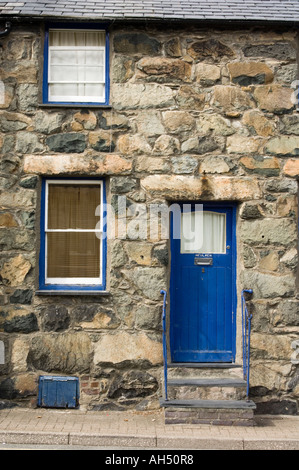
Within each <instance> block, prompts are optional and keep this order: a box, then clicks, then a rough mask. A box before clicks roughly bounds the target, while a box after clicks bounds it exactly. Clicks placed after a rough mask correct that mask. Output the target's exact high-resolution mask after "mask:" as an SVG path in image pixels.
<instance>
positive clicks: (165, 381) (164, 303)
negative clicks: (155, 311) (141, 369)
mask: <svg viewBox="0 0 299 470" xmlns="http://www.w3.org/2000/svg"><path fill="white" fill-rule="evenodd" d="M160 293H161V294H163V295H164V299H163V310H162V329H163V364H164V389H165V400H168V392H167V343H166V296H167V293H166V291H165V290H161V291H160Z"/></svg>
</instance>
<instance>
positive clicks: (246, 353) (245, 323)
mask: <svg viewBox="0 0 299 470" xmlns="http://www.w3.org/2000/svg"><path fill="white" fill-rule="evenodd" d="M245 293H247V294H252V293H253V290H252V289H243V290H242V337H243V378H244V380H246V395H247V400H248V397H249V375H250V334H251V319H252V315H249V314H248V310H247V305H246V301H245V297H244V294H245Z"/></svg>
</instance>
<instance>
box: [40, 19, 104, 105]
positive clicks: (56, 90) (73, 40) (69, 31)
mask: <svg viewBox="0 0 299 470" xmlns="http://www.w3.org/2000/svg"><path fill="white" fill-rule="evenodd" d="M43 103H45V104H51V103H52V104H61V105H70V104H76V105H108V104H109V35H108V31H107V27H106V25H103V24H98V23H96V24H82V23H72V24H69V23H67V24H65V23H52V24H49V25H47V26H46V29H45V41H44V69H43Z"/></svg>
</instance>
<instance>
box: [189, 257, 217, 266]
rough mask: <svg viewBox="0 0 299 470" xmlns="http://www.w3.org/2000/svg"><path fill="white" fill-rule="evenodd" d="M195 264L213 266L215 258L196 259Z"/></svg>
mask: <svg viewBox="0 0 299 470" xmlns="http://www.w3.org/2000/svg"><path fill="white" fill-rule="evenodd" d="M194 264H195V265H196V266H212V265H213V258H194Z"/></svg>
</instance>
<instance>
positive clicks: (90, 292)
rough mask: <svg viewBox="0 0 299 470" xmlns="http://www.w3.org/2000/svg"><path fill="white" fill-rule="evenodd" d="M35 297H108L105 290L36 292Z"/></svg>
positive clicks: (108, 293) (107, 292)
mask: <svg viewBox="0 0 299 470" xmlns="http://www.w3.org/2000/svg"><path fill="white" fill-rule="evenodd" d="M35 293H36V295H93V296H95V295H98V296H107V295H110V292H109V291H106V290H37V291H36V292H35Z"/></svg>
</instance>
